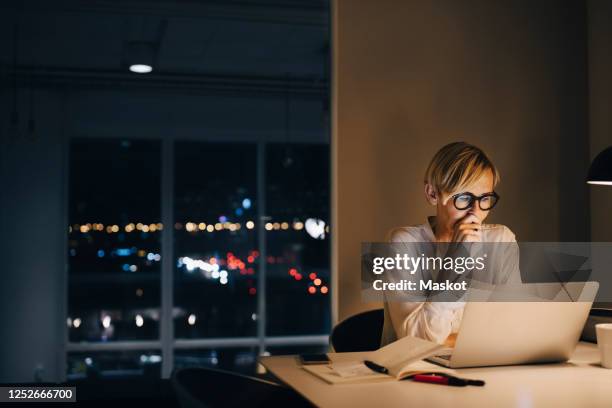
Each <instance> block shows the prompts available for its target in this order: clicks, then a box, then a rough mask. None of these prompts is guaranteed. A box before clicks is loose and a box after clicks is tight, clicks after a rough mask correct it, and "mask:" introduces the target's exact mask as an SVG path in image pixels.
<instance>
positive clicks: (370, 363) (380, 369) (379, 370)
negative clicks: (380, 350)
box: [363, 360, 389, 374]
mask: <svg viewBox="0 0 612 408" xmlns="http://www.w3.org/2000/svg"><path fill="white" fill-rule="evenodd" d="M363 364H365V365H366V367H368V368H369V369H370V370H372V371H376V372H377V373H381V374H388V373H389V370H387V368H386V367H383V366H381V365H378V364H376V363H375V362H373V361H370V360H365V361H364V362H363Z"/></svg>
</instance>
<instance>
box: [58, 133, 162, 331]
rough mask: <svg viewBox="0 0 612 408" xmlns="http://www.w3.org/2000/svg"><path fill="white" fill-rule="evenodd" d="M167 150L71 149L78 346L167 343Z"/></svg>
mask: <svg viewBox="0 0 612 408" xmlns="http://www.w3.org/2000/svg"><path fill="white" fill-rule="evenodd" d="M160 154H161V151H160V143H159V142H157V141H133V140H132V141H130V140H96V139H78V140H73V141H72V142H71V144H70V182H69V183H70V185H69V208H70V210H69V220H70V226H69V229H68V230H69V234H68V240H69V242H68V250H69V254H68V260H69V261H68V266H69V273H68V277H69V292H68V319H67V326H68V332H69V340H70V341H111V340H128V339H157V338H159V318H160V316H159V305H160V264H161V263H160V260H161V253H160V230H161V229H162V228H163V225H162V224H161V223H160V168H161V161H160Z"/></svg>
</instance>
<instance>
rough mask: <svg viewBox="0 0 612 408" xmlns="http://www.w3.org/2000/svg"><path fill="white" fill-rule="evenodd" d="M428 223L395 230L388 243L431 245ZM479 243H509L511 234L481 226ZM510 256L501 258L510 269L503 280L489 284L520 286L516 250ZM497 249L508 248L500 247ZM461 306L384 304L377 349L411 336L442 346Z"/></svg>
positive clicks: (500, 228) (499, 227) (454, 330)
mask: <svg viewBox="0 0 612 408" xmlns="http://www.w3.org/2000/svg"><path fill="white" fill-rule="evenodd" d="M431 218H432V217H430V218H429V219H428V222H427V223H425V224H421V225H416V226H409V227H399V228H395V229H393V230H392V231H391V232H390V234H389V239H388V241H389V242H435V240H436V238H435V235H434V232H433V230H432V229H431V226H430V224H429V222H430V220H431ZM482 241H483V242H513V243H516V238H515V236H514V233H512V231H510V229H509V228H508V227H506V226H504V225H497V224H483V225H482ZM512 247H514V248H513V254H511V256H505V258H508V259H511V262H512V263H513V265H511V266H510V267H509V268H508V269H507V270H508V271H509V272H508V273H507V275H506V276H492V277H491V283H520V281H521V278H520V271H519V268H518V246H517V245H513V246H512ZM500 248H505V249H506V250H507V249H508V248H509V247H508V246H500ZM464 306H465V303H464V302H384V315H385V321H384V325H383V332H382V337H381V347H382V346H384V345H386V344H389V343H392V342H394V341H395V340H397V339H398V338H402V337H404V336H408V335H410V336H415V337H421V338H423V339H427V340H430V341H434V342H436V343H440V344H442V343H444V341H445V340H446V338H447V337H448V336H449V335H450V334H451V333H457V332H458V331H459V325H460V323H461V317H462V316H463V308H464Z"/></svg>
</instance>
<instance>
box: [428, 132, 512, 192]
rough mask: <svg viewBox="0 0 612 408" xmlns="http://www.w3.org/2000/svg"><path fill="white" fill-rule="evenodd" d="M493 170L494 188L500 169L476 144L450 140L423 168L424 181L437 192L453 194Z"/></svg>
mask: <svg viewBox="0 0 612 408" xmlns="http://www.w3.org/2000/svg"><path fill="white" fill-rule="evenodd" d="M487 170H491V172H492V173H493V187H495V186H496V185H497V183H499V180H500V177H499V171H498V170H497V168H495V166H494V165H493V163H492V162H491V160H489V158H488V157H487V155H486V154H485V153H484V152H483V151H482V150H481V149H479V148H478V147H476V146H473V145H471V144H469V143H465V142H454V143H449V144H447V145H446V146H444V147H442V148H441V149H440V150H438V152H437V153H436V154H435V155H434V157H433V158H432V159H431V162H430V163H429V166H427V171H425V183H427V184H430V185H431V186H432V187H433V188H434V189H435V190H436V192H437V193H448V194H452V193H455V192H458V191H460V190H461V189H462V188H464V187H465V186H467V185H469V184H471V183H473V182H475V181H476V180H478V179H479V178H480V177H481V176H482V174H483V173H484V172H486V171H487Z"/></svg>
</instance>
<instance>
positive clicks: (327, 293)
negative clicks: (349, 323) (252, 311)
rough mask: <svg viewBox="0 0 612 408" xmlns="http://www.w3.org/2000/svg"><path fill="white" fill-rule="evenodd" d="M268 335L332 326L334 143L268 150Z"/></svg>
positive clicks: (323, 329) (274, 146) (273, 146)
mask: <svg viewBox="0 0 612 408" xmlns="http://www.w3.org/2000/svg"><path fill="white" fill-rule="evenodd" d="M266 207H267V208H266V213H267V214H268V215H269V216H270V219H269V221H268V222H267V224H266V240H267V254H266V258H267V263H266V265H267V272H266V285H267V288H266V291H267V294H268V296H267V299H266V302H267V307H266V310H267V317H266V322H267V324H266V334H267V335H300V334H324V333H328V332H329V329H330V324H331V322H330V320H331V319H330V316H331V313H330V298H331V288H330V267H329V262H330V256H329V247H330V244H329V243H330V240H329V225H328V224H329V147H328V146H327V145H298V144H292V145H287V144H270V145H268V146H267V149H266Z"/></svg>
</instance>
